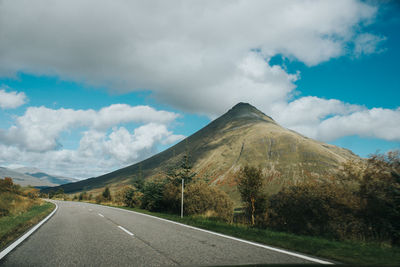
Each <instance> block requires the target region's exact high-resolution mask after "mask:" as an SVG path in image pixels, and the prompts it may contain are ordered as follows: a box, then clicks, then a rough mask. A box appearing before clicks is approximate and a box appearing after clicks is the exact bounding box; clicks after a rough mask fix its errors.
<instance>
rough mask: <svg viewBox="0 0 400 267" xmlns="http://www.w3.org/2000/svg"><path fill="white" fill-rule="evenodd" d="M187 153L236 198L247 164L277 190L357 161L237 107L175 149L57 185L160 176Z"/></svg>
mask: <svg viewBox="0 0 400 267" xmlns="http://www.w3.org/2000/svg"><path fill="white" fill-rule="evenodd" d="M187 152H189V155H190V158H191V162H192V164H193V169H194V170H195V172H196V173H197V174H198V177H199V179H207V180H208V181H209V182H210V183H212V184H214V185H216V186H219V187H221V188H222V189H224V190H225V191H226V192H228V193H229V194H230V195H231V196H232V197H233V198H234V199H235V200H238V194H237V192H236V186H234V185H235V183H234V179H233V177H234V174H235V173H236V172H237V170H238V169H239V168H240V167H241V166H244V165H245V164H250V165H255V166H261V167H262V168H263V169H264V171H265V173H267V174H268V176H269V178H268V183H267V185H266V190H267V191H268V192H270V193H274V192H277V191H278V190H279V189H280V188H282V186H285V185H289V184H293V183H296V181H298V180H300V179H310V178H311V179H312V178H315V179H319V178H322V179H323V178H327V177H329V176H332V174H333V173H334V172H335V171H336V170H337V168H338V166H339V164H340V163H342V162H344V161H345V160H348V159H355V158H358V157H357V156H356V155H354V154H353V153H352V152H351V151H349V150H346V149H343V148H339V147H336V146H333V145H328V144H325V143H322V142H318V141H315V140H313V139H310V138H307V137H304V136H302V135H300V134H298V133H296V132H294V131H291V130H288V129H285V128H283V127H281V126H280V125H278V124H277V123H276V122H275V121H274V120H273V119H272V118H270V117H268V116H267V115H265V114H264V113H262V112H261V111H259V110H258V109H256V108H255V107H253V106H251V105H249V104H246V103H239V104H237V105H236V106H234V107H233V108H232V109H230V110H229V111H228V112H227V113H225V114H224V115H222V116H221V117H219V118H218V119H216V120H214V121H212V122H211V123H210V124H208V125H207V126H206V127H204V128H202V129H201V130H199V131H198V132H196V133H195V134H193V135H191V136H190V137H188V138H186V139H185V140H183V141H182V142H180V143H178V144H176V145H175V146H173V147H171V148H169V149H167V150H165V151H163V152H161V153H159V154H157V155H155V156H153V157H151V158H149V159H146V160H144V161H142V162H140V163H137V164H134V165H131V166H129V167H126V168H123V169H120V170H117V171H115V172H112V173H109V174H105V175H103V176H99V177H97V178H91V179H87V180H84V181H80V182H77V183H71V184H66V185H63V186H61V187H62V188H64V191H65V192H67V193H68V192H78V191H83V190H93V189H95V188H101V187H104V186H105V185H110V186H111V187H119V186H121V185H123V184H129V183H130V182H131V179H132V178H133V177H134V176H136V175H138V173H139V170H140V169H141V170H142V173H143V177H144V178H145V179H150V178H151V177H155V176H160V175H161V176H162V175H163V173H165V172H166V171H167V169H168V168H169V167H170V166H174V165H177V164H178V163H179V162H180V160H181V159H182V157H183V156H184V155H185V153H187Z"/></svg>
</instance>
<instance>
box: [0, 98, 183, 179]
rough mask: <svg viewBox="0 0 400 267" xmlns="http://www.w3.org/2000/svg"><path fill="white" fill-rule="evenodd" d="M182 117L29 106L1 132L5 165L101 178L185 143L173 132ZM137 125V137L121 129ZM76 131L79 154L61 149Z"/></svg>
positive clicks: (127, 109) (138, 110)
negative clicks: (161, 147)
mask: <svg viewBox="0 0 400 267" xmlns="http://www.w3.org/2000/svg"><path fill="white" fill-rule="evenodd" d="M177 117H178V114H176V113H172V112H167V111H157V110H155V109H153V108H151V107H148V106H136V107H132V106H129V105H121V104H117V105H111V106H108V107H105V108H102V109H100V110H99V111H95V110H90V109H89V110H73V109H57V110H55V109H49V108H46V107H29V108H28V109H27V111H26V112H25V114H24V115H23V116H20V117H17V118H16V125H14V126H12V127H11V128H10V129H8V130H2V131H1V132H0V166H1V165H4V164H5V165H9V164H13V163H15V162H18V163H19V164H25V165H26V166H36V167H38V168H40V169H43V170H45V171H48V172H49V173H54V174H59V175H63V176H71V177H78V178H87V177H89V176H96V175H101V174H104V173H106V172H109V171H111V170H115V169H118V168H121V167H124V166H126V165H129V164H132V163H135V162H138V161H140V160H143V159H145V158H147V157H149V156H151V155H152V154H154V153H155V152H156V151H157V147H158V146H159V145H166V144H172V143H175V142H177V141H179V140H181V139H182V138H184V136H182V135H175V134H174V133H173V132H172V131H170V130H168V125H170V124H171V123H172V122H174V121H175V119H176V118H177ZM132 123H135V125H136V124H139V126H138V127H136V128H135V129H134V130H133V131H132V132H129V131H128V130H127V129H126V128H125V127H124V126H120V125H121V124H123V125H132ZM71 131H75V132H79V131H81V134H82V137H81V138H80V140H77V142H78V141H79V146H78V148H77V149H65V148H63V147H62V144H59V141H58V140H59V138H60V136H61V135H62V134H63V133H67V132H71Z"/></svg>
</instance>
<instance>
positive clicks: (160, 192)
mask: <svg viewBox="0 0 400 267" xmlns="http://www.w3.org/2000/svg"><path fill="white" fill-rule="evenodd" d="M164 186H165V182H164V181H158V180H155V181H147V182H146V183H145V184H144V187H143V198H142V206H141V207H142V208H144V209H147V210H150V211H162V210H164V204H165V203H164Z"/></svg>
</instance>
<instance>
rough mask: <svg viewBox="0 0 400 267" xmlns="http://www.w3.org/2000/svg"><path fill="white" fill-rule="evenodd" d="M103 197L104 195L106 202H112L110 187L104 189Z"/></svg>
mask: <svg viewBox="0 0 400 267" xmlns="http://www.w3.org/2000/svg"><path fill="white" fill-rule="evenodd" d="M102 195H103V198H104V200H106V201H111V192H110V188H109V187H108V186H107V187H106V188H105V189H104V191H103V193H102Z"/></svg>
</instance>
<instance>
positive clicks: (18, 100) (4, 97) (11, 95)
mask: <svg viewBox="0 0 400 267" xmlns="http://www.w3.org/2000/svg"><path fill="white" fill-rule="evenodd" d="M26 100H27V97H26V95H25V93H24V92H19V93H18V92H16V91H12V92H6V90H5V89H1V88H0V108H2V109H9V108H17V107H19V106H22V105H23V104H25V103H26Z"/></svg>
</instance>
